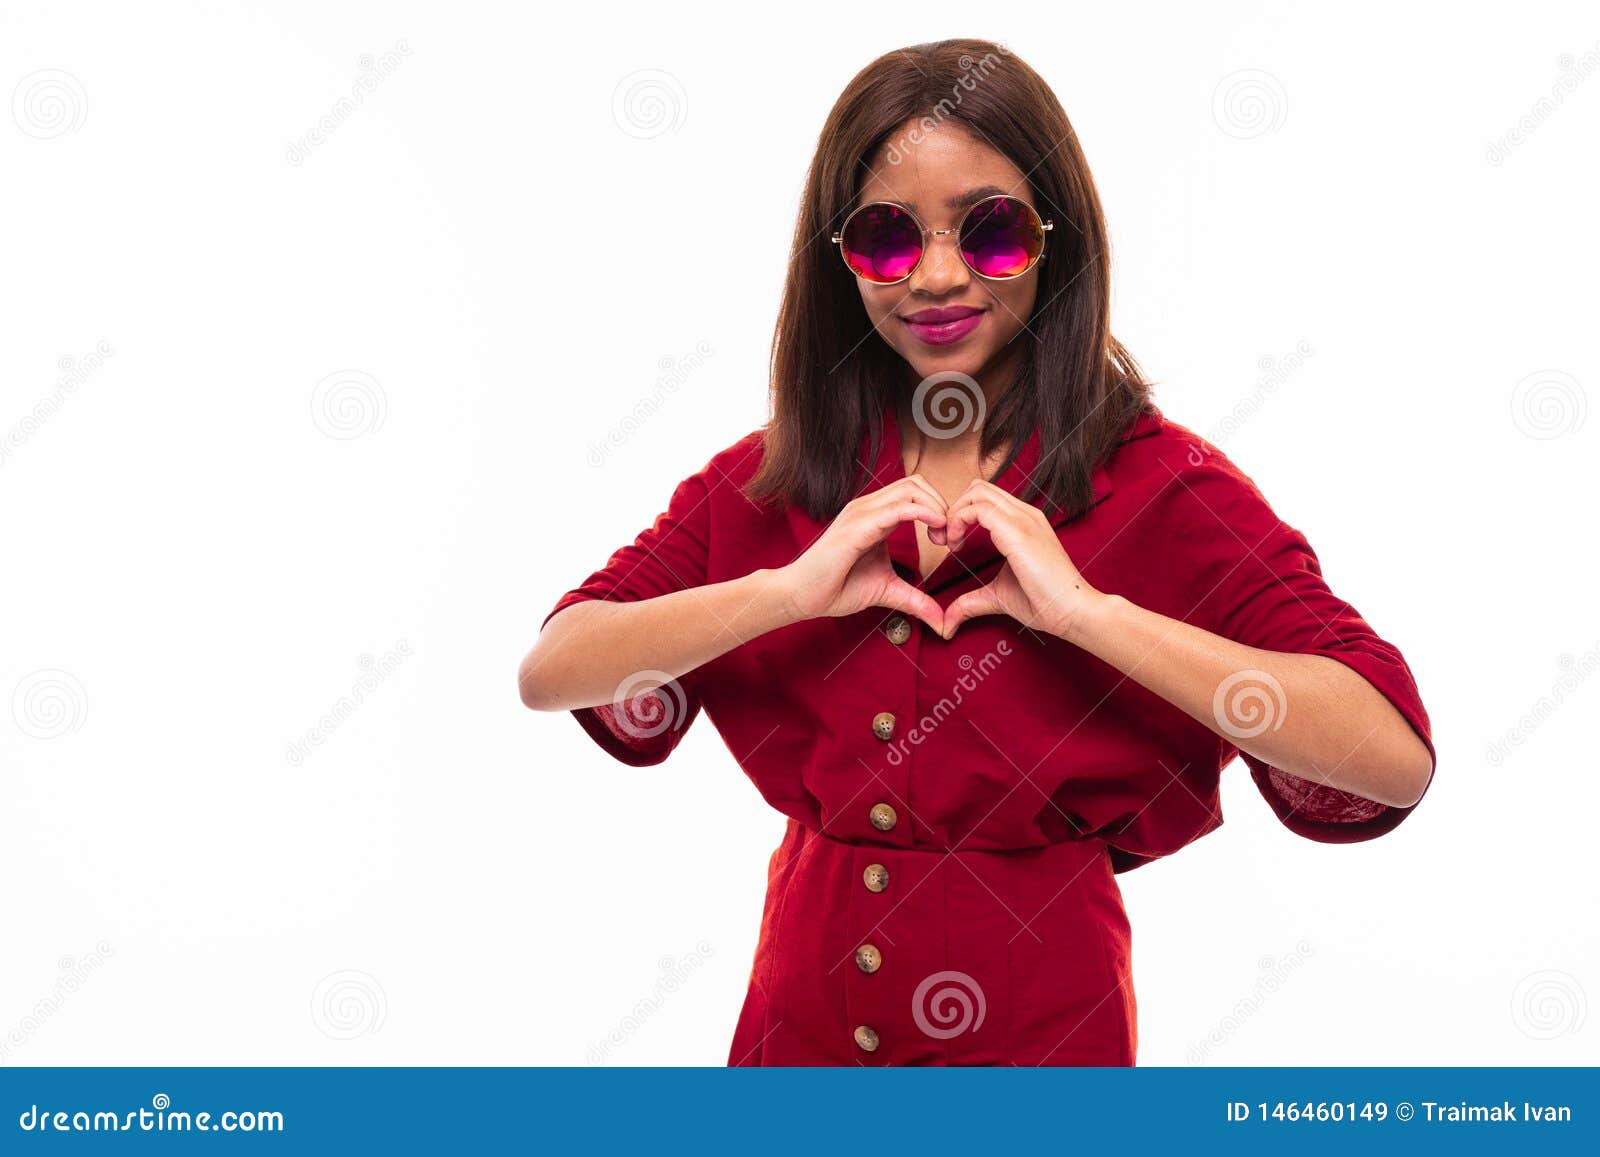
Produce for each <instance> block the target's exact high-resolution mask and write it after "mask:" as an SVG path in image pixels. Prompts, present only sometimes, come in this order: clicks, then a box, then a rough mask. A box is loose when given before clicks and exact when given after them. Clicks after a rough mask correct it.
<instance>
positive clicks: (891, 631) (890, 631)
mask: <svg viewBox="0 0 1600 1157" xmlns="http://www.w3.org/2000/svg"><path fill="white" fill-rule="evenodd" d="M883 633H884V634H886V635H888V636H889V641H890V642H891V643H893V644H894V645H895V646H897V647H903V646H904V645H905V642H906V640H907V639H909V638H911V620H910V619H908V618H906V617H905V616H904V615H894V616H893V617H891V618H890V619H889V622H888V624H887V625H886V626H885V627H884V629H883Z"/></svg>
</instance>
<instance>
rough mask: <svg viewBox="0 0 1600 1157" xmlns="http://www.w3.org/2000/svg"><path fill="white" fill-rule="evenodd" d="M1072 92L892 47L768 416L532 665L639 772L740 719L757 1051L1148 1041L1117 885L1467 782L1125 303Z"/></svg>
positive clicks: (811, 202) (966, 53) (854, 119)
mask: <svg viewBox="0 0 1600 1157" xmlns="http://www.w3.org/2000/svg"><path fill="white" fill-rule="evenodd" d="M1109 298H1110V270H1109V268H1108V255H1107V247H1106V230H1105V223H1104V220H1103V217H1102V213H1101V208H1100V203H1099V199H1098V197H1097V195H1096V192H1095V187H1094V183H1093V181H1092V180H1091V179H1090V175H1089V169H1088V166H1087V164H1086V163H1085V160H1084V157H1083V154H1082V152H1081V150H1080V149H1079V146H1078V141H1077V139H1076V137H1075V136H1074V134H1073V131H1072V127H1071V125H1070V124H1069V123H1068V121H1067V117H1066V115H1065V113H1064V112H1063V111H1062V109H1061V106H1060V104H1059V103H1058V102H1057V100H1056V99H1055V97H1054V95H1053V94H1052V93H1051V91H1050V89H1049V87H1048V86H1047V85H1046V84H1045V83H1044V81H1043V80H1042V79H1041V78H1040V77H1039V76H1038V75H1037V74H1036V73H1034V72H1033V70H1032V69H1030V68H1029V67H1028V66H1027V65H1025V64H1024V63H1023V62H1022V61H1021V60H1019V59H1018V58H1017V57H1016V56H1015V55H1012V54H1011V53H1009V52H1008V51H1007V50H1006V49H1004V48H1003V47H1001V46H1000V45H997V44H992V43H988V42H986V41H977V40H954V41H942V42H939V43H936V44H926V45H919V46H916V47H913V48H908V49H905V50H902V51H898V52H892V53H889V54H887V55H885V56H883V57H881V58H879V59H878V60H876V61H874V62H873V63H871V64H870V65H868V66H867V68H866V69H865V70H863V71H862V72H861V73H860V74H859V75H858V76H857V77H856V78H855V79H854V80H853V81H851V83H850V85H849V87H848V88H847V89H846V90H845V92H844V94H843V95H842V96H841V97H840V98H839V100H838V103H837V104H836V105H835V106H834V109H833V111H832V113H831V114H830V115H829V117H828V121H827V124H826V125H825V127H824V128H823V131H822V136H821V139H820V141H819V143H818V146H817V152H816V156H815V158H814V159H813V161H812V165H811V169H810V174H809V178H808V180H807V183H806V190H805V195H804V201H803V204H802V205H801V209H800V219H799V222H798V225H797V227H796V230H795V242H794V251H793V258H792V262H791V266H790V269H789V275H788V283H787V287H786V289H785V293H784V298H783V303H782V307H781V311H780V314H779V317H778V324H777V333H776V337H775V341H774V349H773V377H772V382H771V390H772V405H773V413H772V418H771V421H770V422H769V423H768V424H767V426H766V427H765V428H763V429H761V430H757V431H755V432H754V433H752V434H750V435H749V436H747V437H745V438H743V439H741V440H740V441H739V442H737V443H735V444H734V445H732V446H729V447H728V448H726V449H724V450H722V451H721V452H719V453H717V454H716V455H714V456H713V457H712V458H711V460H710V461H709V462H707V463H706V465H705V466H704V467H703V468H702V469H700V470H698V471H696V472H695V473H694V474H692V475H690V476H689V477H688V478H686V479H684V481H683V482H682V484H681V485H679V486H678V487H677V490H676V492H675V493H674V494H673V495H672V496H671V499H670V501H669V502H668V504H667V508H666V510H665V512H664V513H662V514H661V515H660V516H659V517H658V518H657V519H656V520H655V522H654V524H653V525H652V526H651V527H650V528H649V529H647V530H645V531H644V532H642V533H641V534H640V535H639V536H638V538H637V539H636V540H635V541H634V542H633V543H631V544H629V545H626V546H624V547H622V548H621V549H620V550H618V551H617V552H616V553H615V554H614V555H613V556H612V557H611V559H610V560H609V561H608V562H607V563H606V564H605V565H604V566H603V567H602V568H601V569H600V570H598V571H596V572H595V573H594V574H592V575H590V576H589V578H588V579H587V580H586V581H584V582H583V583H582V585H580V586H578V587H577V588H575V589H574V590H572V591H570V592H568V593H567V594H566V595H565V596H564V597H562V598H561V600H560V601H559V602H558V603H557V604H556V607H555V609H554V610H553V611H552V612H551V613H550V616H549V617H548V618H546V620H545V624H544V626H543V628H542V631H541V634H540V636H539V638H538V641H537V642H536V644H535V645H534V647H533V649H532V650H531V651H530V652H529V653H528V655H527V658H526V659H525V660H524V661H523V663H522V667H521V670H520V673H519V678H520V684H521V692H522V699H523V702H524V703H526V704H527V705H528V706H529V707H532V708H536V709H540V710H570V711H572V712H573V713H574V714H575V715H576V716H577V718H578V721H579V722H580V723H581V724H582V725H583V727H584V728H585V729H586V730H587V731H588V732H589V734H590V735H591V736H593V737H594V739H595V740H596V741H597V742H598V743H599V744H600V745H601V746H602V747H603V748H604V749H605V750H606V751H608V752H609V753H611V754H612V755H613V756H615V757H616V758H618V759H620V760H622V761H623V762H625V763H629V764H634V765H644V764H654V763H657V762H659V761H661V760H663V759H665V758H666V756H667V755H668V753H669V752H671V751H672V749H673V747H674V746H675V745H676V744H677V743H678V741H679V740H680V739H681V738H682V736H683V734H684V731H685V729H686V728H687V727H688V726H689V725H690V723H691V722H692V721H693V720H694V718H695V717H696V715H697V714H698V713H699V712H700V711H701V710H702V709H704V711H705V712H706V714H707V716H708V717H709V718H710V719H711V721H712V723H713V724H714V725H715V726H716V727H717V729H718V730H719V731H720V732H721V734H722V736H723V738H724V739H725V740H726V741H727V744H728V747H729V749H730V750H731V751H732V752H733V754H734V755H735V757H736V758H737V759H738V761H739V764H740V766H741V767H742V768H743V769H744V771H745V773H746V774H748V775H749V777H750V778H751V779H752V780H753V781H754V783H755V785H756V787H757V789H758V790H759V791H760V792H761V794H762V796H763V797H765V799H766V800H767V802H768V803H770V804H771V805H772V806H773V807H775V808H777V809H778V810H779V811H780V812H782V813H783V814H784V815H786V816H787V817H788V827H787V831H786V834H785V836H784V838H783V841H782V843H781V844H780V846H779V847H778V848H777V850H776V851H775V852H774V853H773V855H772V858H771V862H770V865H769V872H768V877H769V879H768V891H767V899H766V908H765V913H764V916H763V919H762V925H761V934H760V940H759V945H758V947H757V949H756V953H755V961H754V967H753V968H752V970H751V974H750V981H749V991H748V995H747V997H746V999H745V1003H744V1008H743V1012H742V1014H741V1016H740V1018H739V1022H738V1025H737V1027H736V1029H735V1031H734V1039H733V1043H732V1047H731V1049H730V1052H729V1058H728V1060H729V1063H730V1064H738V1065H804V1064H856V1063H859V1064H866V1065H886V1064H896V1065H910V1064H962V1065H972V1064H1034V1065H1038V1064H1057V1065H1059V1064H1077V1065H1131V1064H1133V1063H1134V1060H1135V1054H1136V1046H1137V1036H1136V1017H1135V1001H1134V993H1133V987H1132V980H1131V967H1132V952H1131V948H1132V941H1131V934H1130V929H1129V927H1128V923H1127V919H1126V916H1125V913H1124V910H1123V906H1122V903H1121V897H1120V892H1119V889H1118V886H1117V883H1116V880H1115V878H1114V875H1115V873H1118V872H1123V871H1127V870H1129V869H1131V868H1135V867H1138V866H1139V865H1141V864H1145V863H1148V862H1150V861H1151V860H1153V859H1155V858H1156V857H1159V856H1165V855H1169V854H1170V853H1172V852H1175V851H1177V850H1178V849H1179V848H1182V847H1184V846H1185V845H1186V844H1188V843H1190V842H1191V841H1193V840H1195V839H1197V838H1198V837H1200V836H1202V835H1204V834H1206V833H1207V832H1209V831H1211V830H1213V829H1214V828H1216V827H1217V826H1218V825H1219V824H1221V822H1222V816H1221V814H1220V810H1219V804H1218V777H1219V774H1220V772H1221V770H1222V768H1223V767H1224V766H1226V765H1227V764H1228V763H1230V762H1231V761H1232V760H1233V759H1234V758H1235V757H1236V756H1239V755H1241V754H1242V756H1243V758H1244V760H1245V762H1246V764H1247V765H1248V767H1249V769H1250V772H1251V775H1252V777H1253V779H1254V782H1255V783H1256V785H1257V786H1258V787H1259V788H1260V790H1261V792H1262V794H1263V795H1264V796H1265V798H1266V799H1267V801H1268V802H1269V803H1270V804H1271V805H1272V807H1273V809H1274V810H1275V811H1276V813H1277V815H1278V817H1279V819H1280V820H1281V821H1282V822H1283V823H1284V824H1285V825H1286V826H1287V827H1288V828H1289V829H1290V830H1291V831H1293V832H1296V833H1298V834H1300V835H1302V836H1305V837H1308V838H1310V839H1314V840H1323V841H1328V842H1348V841H1354V840H1366V839H1371V838H1373V837H1375V836H1379V835H1382V834H1383V833H1385V832H1387V831H1389V830H1390V829H1392V828H1393V827H1395V825H1397V824H1398V823H1400V821H1401V820H1402V819H1404V818H1405V817H1406V815H1408V814H1409V813H1410V811H1411V810H1412V808H1413V807H1415V805H1416V804H1417V802H1418V801H1419V800H1420V799H1421V798H1422V796H1423V794H1424V792H1425V791H1426V790H1427V787H1428V785H1429V783H1430V781H1431V778H1432V775H1433V746H1432V740H1431V736H1430V732H1429V724H1428V719H1427V715H1426V713H1425V711H1424V709H1423V705H1422V702H1421V700H1420V698H1419V696H1418V693H1417V689H1416V686H1415V684H1414V681H1413V679H1412V677H1411V674H1410V671H1409V670H1408V668H1407V666H1406V664H1405V661H1404V659H1403V658H1402V657H1401V655H1400V653H1399V652H1398V651H1397V650H1396V649H1395V648H1394V647H1393V646H1391V645H1390V644H1389V643H1387V642H1385V641H1384V640H1383V639H1382V638H1380V637H1379V636H1378V635H1377V634H1375V633H1374V632H1373V630H1372V628H1371V627H1370V626H1368V624H1367V623H1366V622H1365V621H1364V620H1363V619H1362V617H1361V616H1360V615H1359V614H1358V613H1357V612H1356V611H1355V609H1353V608H1352V607H1351V606H1350V605H1349V604H1348V603H1346V602H1344V601H1343V600H1341V599H1340V598H1338V597H1337V596H1336V595H1335V594H1333V593H1332V591H1330V590H1329V588H1328V586H1327V585H1326V584H1325V582H1324V581H1323V578H1322V575H1321V571H1320V568H1319V565H1318V561H1317V557H1316V555H1315V554H1314V553H1313V552H1312V549H1311V547H1310V545H1309V544H1308V543H1307V541H1306V540H1305V538H1304V537H1303V536H1302V535H1301V534H1300V533H1299V532H1298V531H1296V530H1295V529H1294V528H1293V527H1291V526H1289V525H1287V524H1285V523H1284V522H1283V521H1281V520H1280V519H1279V518H1278V517H1277V516H1276V515H1275V514H1274V513H1273V511H1272V509H1271V507H1270V506H1269V504H1268V503H1267V501H1266V500H1265V499H1264V498H1263V497H1262V495H1261V493H1260V492H1259V491H1258V490H1257V489H1256V487H1255V486H1254V485H1253V484H1252V483H1251V482H1250V480H1249V479H1248V478H1247V477H1246V476H1245V475H1244V474H1242V473H1241V472H1240V471H1239V470H1238V469H1237V468H1236V467H1235V466H1234V465H1233V464H1232V463H1231V462H1229V461H1228V459H1227V458H1225V457H1224V456H1223V455H1222V454H1221V453H1220V452H1219V451H1218V450H1217V449H1216V448H1215V447H1214V446H1211V445H1210V444H1208V443H1207V442H1206V441H1204V440H1203V439H1201V438H1199V437H1197V436H1196V435H1194V434H1193V433H1191V432H1190V431H1188V430H1186V429H1184V428H1183V427H1182V426H1179V425H1177V424H1176V423H1174V422H1172V421H1170V420H1168V419H1167V418H1166V417H1165V416H1163V414H1162V413H1161V411H1160V410H1159V409H1157V408H1156V406H1155V405H1154V404H1152V402H1151V400H1150V390H1149V387H1148V385H1147V383H1146V382H1145V381H1143V380H1142V378H1141V376H1140V372H1139V370H1138V368H1137V366H1136V365H1135V363H1134V361H1133V359H1132V358H1131V357H1130V356H1129V355H1128V353H1127V351H1126V350H1124V349H1123V348H1122V346H1121V345H1120V344H1119V343H1118V342H1117V341H1116V339H1115V338H1113V337H1112V336H1111V333H1110V329H1109V321H1108V318H1109V314H1110V310H1109Z"/></svg>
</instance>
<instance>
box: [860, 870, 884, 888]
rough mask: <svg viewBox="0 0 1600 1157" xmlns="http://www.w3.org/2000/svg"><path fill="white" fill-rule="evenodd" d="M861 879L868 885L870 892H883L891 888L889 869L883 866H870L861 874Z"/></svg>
mask: <svg viewBox="0 0 1600 1157" xmlns="http://www.w3.org/2000/svg"><path fill="white" fill-rule="evenodd" d="M861 879H862V880H863V881H864V882H865V883H866V885H867V891H869V892H881V891H883V890H884V889H885V888H887V887H888V886H889V869H888V868H885V867H884V866H883V865H882V864H868V865H867V870H866V871H865V872H862V873H861Z"/></svg>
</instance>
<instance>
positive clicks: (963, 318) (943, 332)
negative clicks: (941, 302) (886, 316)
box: [900, 305, 986, 345]
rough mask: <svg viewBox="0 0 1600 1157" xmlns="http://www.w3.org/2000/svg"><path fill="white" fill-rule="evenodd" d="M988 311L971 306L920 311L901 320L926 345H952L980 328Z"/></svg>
mask: <svg viewBox="0 0 1600 1157" xmlns="http://www.w3.org/2000/svg"><path fill="white" fill-rule="evenodd" d="M985 312H986V311H985V310H982V309H977V308H975V307H973V306H970V305H950V306H945V307H944V308H942V309H920V310H918V311H917V312H916V313H911V314H906V315H904V316H902V317H901V318H900V320H901V321H902V322H904V323H905V327H906V329H907V330H909V331H910V332H911V336H912V337H914V338H916V339H917V340H918V341H920V342H923V343H924V344H926V345H950V344H951V343H952V342H958V341H960V340H961V339H962V338H964V337H966V336H967V335H968V334H969V333H971V332H972V331H973V330H975V329H977V328H978V323H979V322H981V321H982V320H983V315H984V313H985Z"/></svg>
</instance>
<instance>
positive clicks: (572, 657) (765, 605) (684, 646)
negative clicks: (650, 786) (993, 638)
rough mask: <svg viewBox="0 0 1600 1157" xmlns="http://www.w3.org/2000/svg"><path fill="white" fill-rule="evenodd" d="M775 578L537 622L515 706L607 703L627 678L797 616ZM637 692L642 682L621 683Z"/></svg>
mask: <svg viewBox="0 0 1600 1157" xmlns="http://www.w3.org/2000/svg"><path fill="white" fill-rule="evenodd" d="M776 574H777V572H775V571H771V570H758V571H753V572H751V573H750V574H748V575H745V576H744V577H743V578H737V579H730V580H729V581H727V582H720V583H711V584H708V585H706V586H701V587H690V588H688V589H686V590H681V591H674V592H672V593H671V594H666V595H660V596H658V597H656V598H652V599H641V600H639V601H637V602H626V603H622V602H608V601H605V600H601V599H595V600H591V601H587V602H582V603H577V604H574V605H573V606H570V607H568V608H567V609H566V610H564V611H562V612H561V613H560V614H558V615H556V616H555V617H554V618H552V619H551V620H550V621H549V622H548V623H546V624H545V627H544V629H543V630H542V631H541V632H540V634H539V638H538V640H537V641H536V642H535V643H534V646H533V649H532V650H530V651H529V652H528V655H527V657H526V658H525V659H523V661H522V666H521V669H520V670H519V672H518V680H517V681H518V684H519V687H520V689H521V692H522V701H523V703H524V704H526V705H527V706H528V707H531V708H533V709H535V710H539V711H567V710H572V709H573V708H578V707H594V706H598V705H600V704H603V703H610V702H612V700H613V699H614V697H615V696H616V693H617V691H618V689H619V687H621V686H622V685H623V683H624V682H625V681H628V680H629V678H630V676H633V675H637V674H639V673H640V672H645V671H649V672H664V673H666V674H667V675H670V676H671V677H673V678H677V677H678V676H679V675H682V674H684V673H685V672H688V671H692V670H694V669H695V668H696V667H699V666H700V665H702V664H703V663H708V662H710V661H711V660H712V659H715V658H716V657H717V656H718V655H721V654H723V653H724V652H726V651H729V650H732V649H733V648H734V647H737V646H739V645H740V644H742V643H745V642H748V641H749V640H750V639H753V638H755V637H756V636H758V635H764V634H766V633H767V632H768V631H772V630H776V629H777V628H779V627H782V626H787V625H788V624H790V623H793V622H796V621H798V619H799V617H800V616H799V615H798V614H797V612H796V611H795V609H794V606H793V602H792V600H791V599H790V598H789V597H788V595H787V593H786V592H785V590H784V589H783V586H782V584H781V583H779V582H777V581H775V576H776ZM629 686H630V687H631V689H632V691H633V692H634V693H635V694H637V693H640V692H643V691H646V690H648V689H649V688H650V686H651V684H650V683H649V682H639V683H637V684H634V683H631V682H630V683H629Z"/></svg>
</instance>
